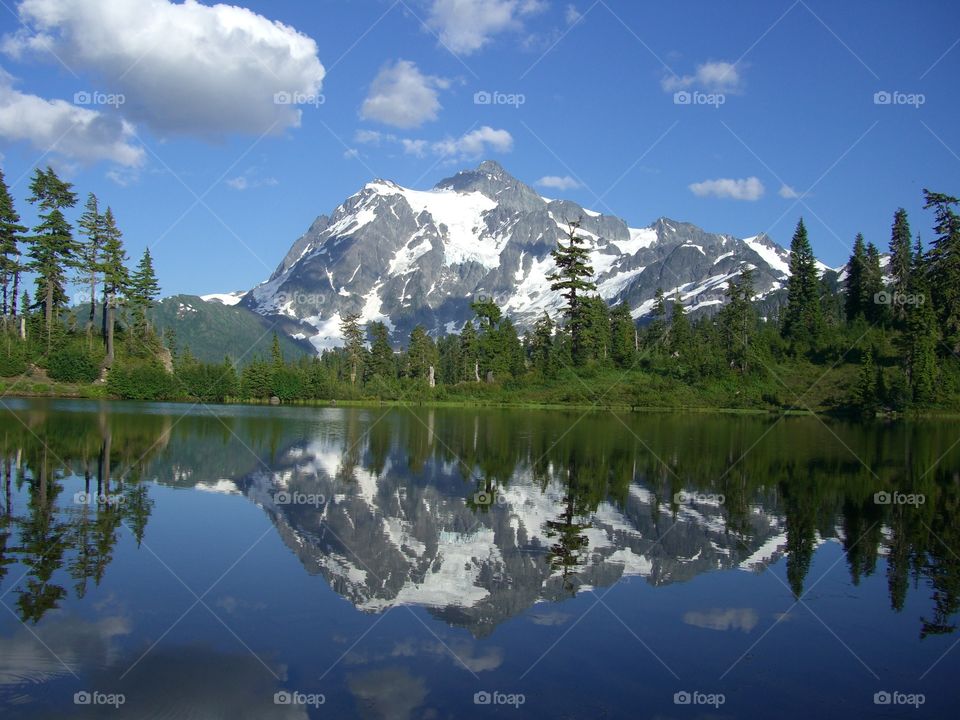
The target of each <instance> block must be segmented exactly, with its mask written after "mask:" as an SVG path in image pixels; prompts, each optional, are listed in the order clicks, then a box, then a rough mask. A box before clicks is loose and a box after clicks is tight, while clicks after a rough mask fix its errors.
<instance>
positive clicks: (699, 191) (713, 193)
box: [690, 177, 764, 202]
mask: <svg viewBox="0 0 960 720" xmlns="http://www.w3.org/2000/svg"><path fill="white" fill-rule="evenodd" d="M690 190H691V191H692V192H693V194H694V195H696V196H697V197H717V198H725V199H728V200H747V201H750V202H752V201H754V200H759V199H760V198H761V197H763V193H764V187H763V183H762V182H760V179H759V178H755V177H748V178H745V179H743V180H733V179H731V178H718V179H716V180H704V181H703V182H698V183H693V184H692V185H690Z"/></svg>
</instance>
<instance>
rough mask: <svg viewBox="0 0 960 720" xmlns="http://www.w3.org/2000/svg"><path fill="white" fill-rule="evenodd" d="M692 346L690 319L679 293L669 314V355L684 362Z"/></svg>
mask: <svg viewBox="0 0 960 720" xmlns="http://www.w3.org/2000/svg"><path fill="white" fill-rule="evenodd" d="M692 346H693V329H692V328H691V327H690V318H689V316H688V315H687V310H686V308H685V307H684V306H683V300H681V298H680V293H677V295H676V297H674V299H673V310H672V311H671V314H670V353H671V354H672V355H676V356H677V357H678V358H679V359H680V360H686V359H687V356H688V355H689V353H690V348H691V347H692Z"/></svg>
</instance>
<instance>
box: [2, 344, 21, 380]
mask: <svg viewBox="0 0 960 720" xmlns="http://www.w3.org/2000/svg"><path fill="white" fill-rule="evenodd" d="M27 366H28V363H27V353H26V349H25V348H24V347H22V343H20V342H18V341H13V342H10V343H9V344H8V343H3V345H0V377H16V376H18V375H23V374H24V373H25V372H26V371H27Z"/></svg>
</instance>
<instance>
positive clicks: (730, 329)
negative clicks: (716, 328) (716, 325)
mask: <svg viewBox="0 0 960 720" xmlns="http://www.w3.org/2000/svg"><path fill="white" fill-rule="evenodd" d="M726 295H727V304H726V305H725V306H724V307H723V309H722V310H721V311H720V326H721V328H722V336H723V343H724V346H725V348H726V351H727V360H728V362H729V364H730V367H733V368H736V369H737V370H738V371H739V372H740V373H741V374H746V373H747V371H748V370H749V367H750V366H749V363H750V358H751V357H752V356H753V341H754V337H755V335H756V325H757V315H756V311H755V310H754V309H753V304H752V301H753V271H752V270H751V269H750V268H749V267H744V268H743V270H742V271H741V273H740V277H739V278H731V279H730V282H729V284H728V285H727V292H726Z"/></svg>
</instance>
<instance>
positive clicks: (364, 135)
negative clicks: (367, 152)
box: [353, 129, 397, 146]
mask: <svg viewBox="0 0 960 720" xmlns="http://www.w3.org/2000/svg"><path fill="white" fill-rule="evenodd" d="M353 141H354V142H357V143H360V144H361V145H374V146H379V145H380V143H382V142H396V141H397V136H396V135H391V134H390V133H382V132H379V131H377V130H364V129H360V130H357V131H356V132H355V133H354V134H353Z"/></svg>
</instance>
